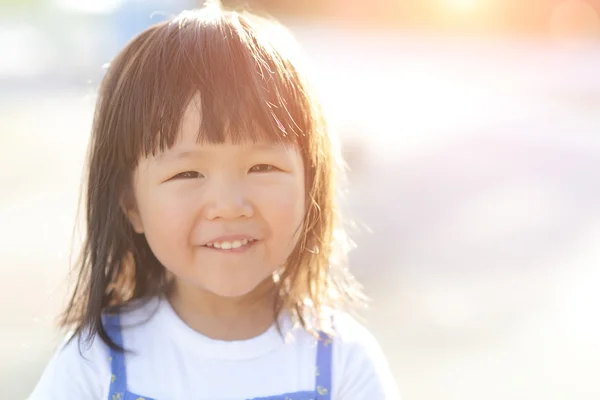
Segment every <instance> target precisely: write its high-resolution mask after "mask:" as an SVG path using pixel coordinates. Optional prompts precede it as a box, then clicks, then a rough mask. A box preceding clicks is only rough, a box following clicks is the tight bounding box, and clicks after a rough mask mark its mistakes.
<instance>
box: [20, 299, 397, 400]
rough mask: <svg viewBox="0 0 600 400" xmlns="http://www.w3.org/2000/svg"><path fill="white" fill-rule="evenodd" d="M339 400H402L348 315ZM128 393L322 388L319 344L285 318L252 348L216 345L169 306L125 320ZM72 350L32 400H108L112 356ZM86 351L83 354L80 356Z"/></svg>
mask: <svg viewBox="0 0 600 400" xmlns="http://www.w3.org/2000/svg"><path fill="white" fill-rule="evenodd" d="M334 321H335V327H336V332H337V335H336V336H335V337H334V340H333V354H332V361H331V385H332V387H331V399H332V400H363V399H364V400H373V399H377V400H386V399H397V398H398V397H399V396H398V392H397V388H396V385H395V382H394V379H393V377H392V374H391V372H390V369H389V366H388V363H387V361H386V359H385V357H384V355H383V353H382V351H381V348H380V347H379V344H378V343H377V341H376V340H375V338H374V337H373V336H372V335H371V334H370V333H369V332H368V331H367V329H366V328H364V327H363V326H362V325H360V324H359V323H358V322H357V321H356V320H355V319H353V318H352V317H350V316H348V315H347V314H340V315H336V316H335V319H334ZM121 324H122V326H123V328H122V338H123V344H124V347H125V349H126V350H129V351H130V352H128V353H126V354H125V369H126V375H127V389H128V391H131V392H133V393H136V394H139V395H143V396H148V397H151V398H153V399H157V400H183V399H190V398H194V399H198V400H240V399H247V398H253V397H265V396H273V395H277V394H281V393H291V392H297V391H312V390H314V388H315V362H316V361H315V360H316V349H317V340H316V339H315V338H314V336H312V335H310V334H309V333H307V332H306V331H305V330H304V329H302V328H301V327H297V326H292V324H291V322H290V319H289V318H285V317H282V318H281V321H280V324H281V330H282V333H283V335H282V334H280V333H279V332H278V331H277V328H276V327H275V326H272V327H271V328H270V329H269V330H267V331H266V332H265V333H263V334H261V335H260V336H257V337H255V338H252V339H249V340H242V341H219V340H213V339H210V338H208V337H206V336H203V335H201V334H199V333H198V332H196V331H194V330H193V329H191V328H190V327H189V326H187V325H186V324H185V323H184V322H183V321H182V320H181V319H180V318H179V317H178V315H177V314H176V313H175V312H174V310H173V309H172V308H171V306H170V304H169V302H168V301H167V300H165V299H163V298H155V299H152V300H151V301H148V302H147V303H146V304H144V305H142V306H141V307H140V308H137V309H134V310H131V311H127V312H124V313H123V314H121ZM78 342H79V341H78V340H77V338H74V339H73V340H71V341H69V342H66V343H65V344H64V345H63V346H61V348H60V349H59V350H58V351H57V352H56V354H55V355H54V356H53V358H52V360H51V361H50V363H49V364H48V366H47V367H46V370H45V371H44V373H43V375H42V377H41V379H40V381H39V383H38V384H37V386H36V388H35V390H34V391H33V393H32V394H31V396H30V400H67V399H86V400H96V399H97V400H106V399H107V398H108V394H109V386H110V380H111V375H112V374H111V365H110V364H111V363H110V361H109V360H110V357H109V349H108V347H107V346H106V345H105V344H104V342H103V341H102V340H101V339H100V338H99V337H96V338H95V339H94V340H93V342H92V343H91V345H89V346H86V345H85V344H82V345H81V347H80V346H79V343H78ZM80 350H81V352H80Z"/></svg>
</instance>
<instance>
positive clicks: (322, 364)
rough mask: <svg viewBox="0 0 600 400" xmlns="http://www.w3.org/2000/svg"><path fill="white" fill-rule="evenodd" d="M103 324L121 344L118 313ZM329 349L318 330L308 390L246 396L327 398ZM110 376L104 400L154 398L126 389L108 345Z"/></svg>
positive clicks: (121, 362) (117, 355)
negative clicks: (311, 387) (311, 386)
mask: <svg viewBox="0 0 600 400" xmlns="http://www.w3.org/2000/svg"><path fill="white" fill-rule="evenodd" d="M104 327H105V329H106V331H107V333H108V335H109V336H110V338H111V339H112V340H113V341H114V342H115V343H116V344H117V345H119V346H120V347H123V336H122V334H121V321H120V317H119V315H118V314H114V315H109V316H106V318H105V319H104ZM331 353H332V341H331V339H330V338H329V337H328V336H327V335H325V334H324V333H322V334H321V339H320V340H319V341H318V345H317V357H316V364H317V365H316V367H317V369H316V371H317V373H316V378H315V389H314V390H312V391H303V392H294V393H284V394H279V395H275V396H269V397H256V398H253V399H248V400H331ZM110 368H111V380H110V390H109V393H108V400H154V399H152V398H150V397H145V396H140V395H137V394H134V393H131V392H129V391H128V390H127V374H126V371H125V355H124V354H123V353H121V352H118V351H115V350H112V349H110Z"/></svg>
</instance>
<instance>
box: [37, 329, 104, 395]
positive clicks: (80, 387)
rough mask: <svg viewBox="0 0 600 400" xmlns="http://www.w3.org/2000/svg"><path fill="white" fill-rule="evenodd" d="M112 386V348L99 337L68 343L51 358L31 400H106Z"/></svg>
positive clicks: (76, 338)
mask: <svg viewBox="0 0 600 400" xmlns="http://www.w3.org/2000/svg"><path fill="white" fill-rule="evenodd" d="M109 386H110V362H109V352H108V347H107V346H106V345H105V344H104V343H103V342H102V340H100V338H99V337H96V338H95V339H94V340H93V342H92V343H91V344H87V343H82V344H81V346H80V345H79V340H78V337H73V338H71V340H68V341H66V342H65V343H64V344H63V345H62V346H60V348H59V349H58V350H57V351H56V353H55V354H54V355H53V357H52V358H51V360H50V362H49V363H48V365H47V366H46V369H45V370H44V372H43V373H42V377H41V378H40V380H39V382H38V384H37V385H36V387H35V389H34V390H33V392H32V393H31V395H30V396H29V398H28V400H64V399H86V400H87V399H89V400H104V399H106V398H107V397H108V388H109Z"/></svg>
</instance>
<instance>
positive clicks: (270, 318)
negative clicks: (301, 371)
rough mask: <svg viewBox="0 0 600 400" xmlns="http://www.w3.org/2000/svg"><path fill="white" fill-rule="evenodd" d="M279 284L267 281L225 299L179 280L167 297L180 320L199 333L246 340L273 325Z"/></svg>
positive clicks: (215, 337)
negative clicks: (242, 294) (237, 295)
mask: <svg viewBox="0 0 600 400" xmlns="http://www.w3.org/2000/svg"><path fill="white" fill-rule="evenodd" d="M275 293H276V290H275V285H274V283H273V281H272V280H271V279H267V280H265V281H264V282H263V283H261V284H260V285H259V286H258V287H257V288H256V289H254V290H253V291H252V292H250V293H248V294H246V295H244V296H240V297H235V298H228V297H221V296H218V295H215V294H213V293H210V292H207V291H204V290H202V289H199V288H195V287H191V286H188V285H186V284H185V283H182V282H180V281H178V280H175V282H174V284H173V286H172V288H171V290H170V291H169V292H168V293H167V298H168V300H169V302H170V303H171V306H172V307H173V309H174V310H175V312H176V313H177V315H179V317H180V318H181V319H182V320H183V321H184V322H185V323H186V324H187V325H188V326H189V327H191V328H192V329H194V330H195V331H197V332H199V333H201V334H203V335H205V336H207V337H210V338H213V339H217V340H228V341H231V340H246V339H250V338H253V337H256V336H259V335H260V334H262V333H264V332H265V331H266V330H267V329H269V327H270V326H271V325H272V324H273V322H274V320H275V315H274V314H273V307H274V302H275Z"/></svg>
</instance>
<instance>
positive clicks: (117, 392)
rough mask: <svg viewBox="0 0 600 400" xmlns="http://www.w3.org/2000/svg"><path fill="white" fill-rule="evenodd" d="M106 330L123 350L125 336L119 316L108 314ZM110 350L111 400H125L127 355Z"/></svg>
mask: <svg viewBox="0 0 600 400" xmlns="http://www.w3.org/2000/svg"><path fill="white" fill-rule="evenodd" d="M104 329H106V332H107V333H108V336H109V337H110V338H111V339H112V341H113V342H115V343H116V344H117V345H118V346H120V347H121V348H123V335H122V334H121V318H120V317H119V314H107V315H105V317H104ZM109 350H110V370H111V377H110V390H109V393H108V399H109V400H123V399H124V397H125V392H126V391H127V373H126V371H125V354H123V353H122V352H120V351H116V350H113V349H112V348H111V349H109Z"/></svg>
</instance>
